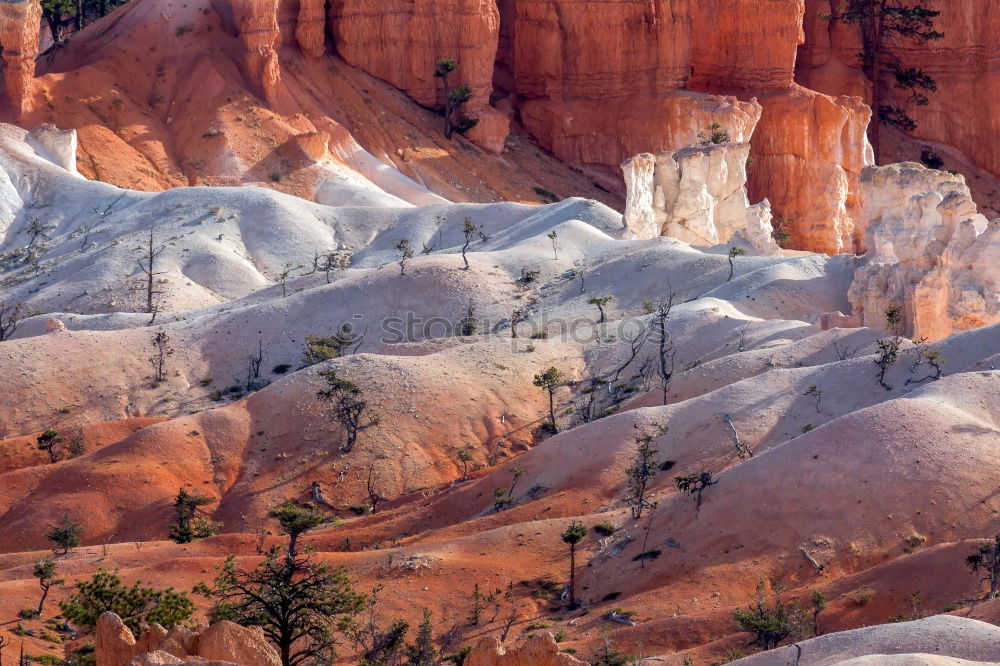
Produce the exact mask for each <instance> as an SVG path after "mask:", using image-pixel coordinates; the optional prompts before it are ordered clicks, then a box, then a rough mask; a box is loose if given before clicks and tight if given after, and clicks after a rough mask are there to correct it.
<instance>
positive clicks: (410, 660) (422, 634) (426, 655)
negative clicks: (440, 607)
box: [406, 608, 437, 666]
mask: <svg viewBox="0 0 1000 666" xmlns="http://www.w3.org/2000/svg"><path fill="white" fill-rule="evenodd" d="M435 664H437V650H436V649H435V647H434V625H433V623H432V622H431V612H430V611H429V610H427V609H426V608H425V609H424V616H423V619H422V620H421V621H420V624H419V625H418V626H417V638H416V640H415V641H414V643H413V644H412V645H410V646H409V647H408V648H407V649H406V666H435Z"/></svg>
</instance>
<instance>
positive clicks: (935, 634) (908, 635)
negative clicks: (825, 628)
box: [732, 615, 1000, 666]
mask: <svg viewBox="0 0 1000 666" xmlns="http://www.w3.org/2000/svg"><path fill="white" fill-rule="evenodd" d="M797 646H798V649H796V647H795V646H791V645H786V646H782V647H779V648H777V649H774V650H768V651H766V652H760V653H758V654H755V655H751V656H749V657H746V658H744V659H740V660H738V661H734V662H732V664H733V665H734V666H736V665H739V666H786V665H787V664H795V663H799V664H802V666H806V665H807V664H808V665H809V666H833V665H835V664H836V665H838V666H840V665H843V664H852V665H853V664H865V665H866V666H889V665H890V664H891V665H893V666H903V665H906V666H928V665H932V664H941V665H942V666H943V665H944V664H961V663H969V662H972V663H974V664H981V663H984V662H985V663H991V664H992V663H996V662H997V661H998V660H1000V647H998V646H1000V628H998V627H996V626H994V625H992V624H986V623H985V622H980V621H978V620H970V619H967V618H964V617H953V616H951V615H935V616H934V617H928V618H924V619H923V620H917V621H915V622H900V623H897V624H883V625H878V626H874V627H864V628H862V629H854V630H852V631H839V632H836V633H832V634H826V635H824V636H819V637H818V638H812V639H810V640H807V641H802V642H801V643H797ZM864 657H867V658H865V659H860V660H859V658H864ZM856 660H857V661H856Z"/></svg>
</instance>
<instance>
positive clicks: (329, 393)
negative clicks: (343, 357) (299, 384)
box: [316, 368, 379, 453]
mask: <svg viewBox="0 0 1000 666" xmlns="http://www.w3.org/2000/svg"><path fill="white" fill-rule="evenodd" d="M319 374H320V376H321V377H323V379H325V380H326V388H325V389H323V390H321V391H319V392H317V394H316V397H317V398H318V399H319V400H321V401H323V402H326V403H327V404H328V405H329V408H328V411H327V416H328V417H329V419H330V420H331V421H334V422H335V423H338V424H340V426H341V427H342V428H343V429H344V435H345V441H344V444H343V445H342V446H341V447H340V450H341V451H342V452H344V453H350V451H351V449H353V448H354V445H355V444H356V443H357V441H358V436H359V435H360V434H361V432H362V431H364V430H366V429H368V428H371V427H374V426H376V425H378V423H379V416H378V414H377V413H375V412H374V411H372V409H371V406H370V405H369V404H368V401H367V400H366V399H365V397H364V394H363V393H362V391H361V388H360V387H359V386H358V385H357V384H355V383H354V382H352V381H351V380H349V379H345V378H343V377H340V376H339V375H337V371H336V370H334V369H332V368H331V369H329V370H322V371H320V373H319Z"/></svg>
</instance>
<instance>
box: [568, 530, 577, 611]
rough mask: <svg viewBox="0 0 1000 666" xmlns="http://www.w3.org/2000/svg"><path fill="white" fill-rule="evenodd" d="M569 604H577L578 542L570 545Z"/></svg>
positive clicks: (571, 605)
mask: <svg viewBox="0 0 1000 666" xmlns="http://www.w3.org/2000/svg"><path fill="white" fill-rule="evenodd" d="M569 605H570V607H571V608H572V607H573V606H576V544H573V543H571V544H570V545H569Z"/></svg>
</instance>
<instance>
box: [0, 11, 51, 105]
mask: <svg viewBox="0 0 1000 666" xmlns="http://www.w3.org/2000/svg"><path fill="white" fill-rule="evenodd" d="M41 19H42V6H41V3H40V2H39V0H0V51H3V62H4V72H3V83H4V92H5V93H6V97H7V103H8V104H10V105H11V107H12V109H11V110H12V112H13V115H14V116H15V117H16V118H20V117H21V116H23V115H24V114H25V113H26V112H27V111H28V110H29V104H30V101H31V81H32V79H34V77H35V58H36V57H37V56H38V30H39V25H40V22H41Z"/></svg>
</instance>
